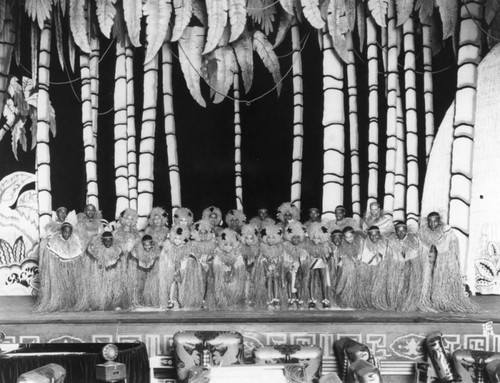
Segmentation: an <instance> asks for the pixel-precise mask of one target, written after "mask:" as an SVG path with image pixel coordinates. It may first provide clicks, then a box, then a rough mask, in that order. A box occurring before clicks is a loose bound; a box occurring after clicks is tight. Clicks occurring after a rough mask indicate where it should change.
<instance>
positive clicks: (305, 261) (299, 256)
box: [283, 221, 311, 308]
mask: <svg viewBox="0 0 500 383" xmlns="http://www.w3.org/2000/svg"><path fill="white" fill-rule="evenodd" d="M305 236H306V232H305V229H304V227H303V226H302V224H301V223H300V222H298V221H295V222H291V223H290V224H289V225H288V226H287V228H286V230H285V235H284V238H285V241H284V243H283V247H284V249H285V257H284V262H283V269H284V273H285V282H286V292H287V296H288V306H290V307H296V308H300V307H302V305H303V304H304V297H306V298H307V299H310V297H311V295H310V289H309V288H308V286H307V283H306V282H307V281H308V279H309V275H310V269H309V267H310V265H311V259H310V257H309V254H308V253H307V251H306V250H305V249H304V248H303V246H302V244H303V242H304V239H305Z"/></svg>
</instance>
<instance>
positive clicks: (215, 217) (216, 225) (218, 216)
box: [201, 206, 223, 236]
mask: <svg viewBox="0 0 500 383" xmlns="http://www.w3.org/2000/svg"><path fill="white" fill-rule="evenodd" d="M201 219H202V220H204V221H208V222H210V226H211V228H212V232H213V233H214V235H215V236H217V235H219V233H220V232H221V231H222V229H223V227H222V212H221V211H220V209H219V208H218V207H217V206H209V207H207V208H206V209H204V210H203V213H202V215H201Z"/></svg>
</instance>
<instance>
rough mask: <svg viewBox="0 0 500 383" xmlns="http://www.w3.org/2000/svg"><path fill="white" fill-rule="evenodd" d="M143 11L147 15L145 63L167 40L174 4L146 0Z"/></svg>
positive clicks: (163, 0)
mask: <svg viewBox="0 0 500 383" xmlns="http://www.w3.org/2000/svg"><path fill="white" fill-rule="evenodd" d="M143 13H144V15H145V16H146V41H147V46H146V57H145V58H144V63H148V62H149V61H151V60H152V59H153V57H155V55H156V54H157V53H158V51H159V50H160V48H161V46H162V45H163V42H164V41H165V37H166V36H167V30H168V24H169V23H170V16H171V15H172V4H170V3H167V2H166V1H165V0H146V2H145V3H144V9H143Z"/></svg>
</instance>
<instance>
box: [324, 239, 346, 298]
mask: <svg viewBox="0 0 500 383" xmlns="http://www.w3.org/2000/svg"><path fill="white" fill-rule="evenodd" d="M343 243H344V235H343V234H342V232H341V231H340V230H333V231H332V232H331V234H330V242H329V245H330V253H331V256H330V258H328V270H329V271H330V282H331V284H332V292H333V296H334V297H335V296H337V285H338V281H339V278H340V275H341V274H342V257H343V254H342V245H343Z"/></svg>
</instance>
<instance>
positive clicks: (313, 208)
mask: <svg viewBox="0 0 500 383" xmlns="http://www.w3.org/2000/svg"><path fill="white" fill-rule="evenodd" d="M312 211H317V212H318V213H320V210H319V209H318V208H317V207H310V208H309V209H308V210H307V212H308V213H310V212H312Z"/></svg>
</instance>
